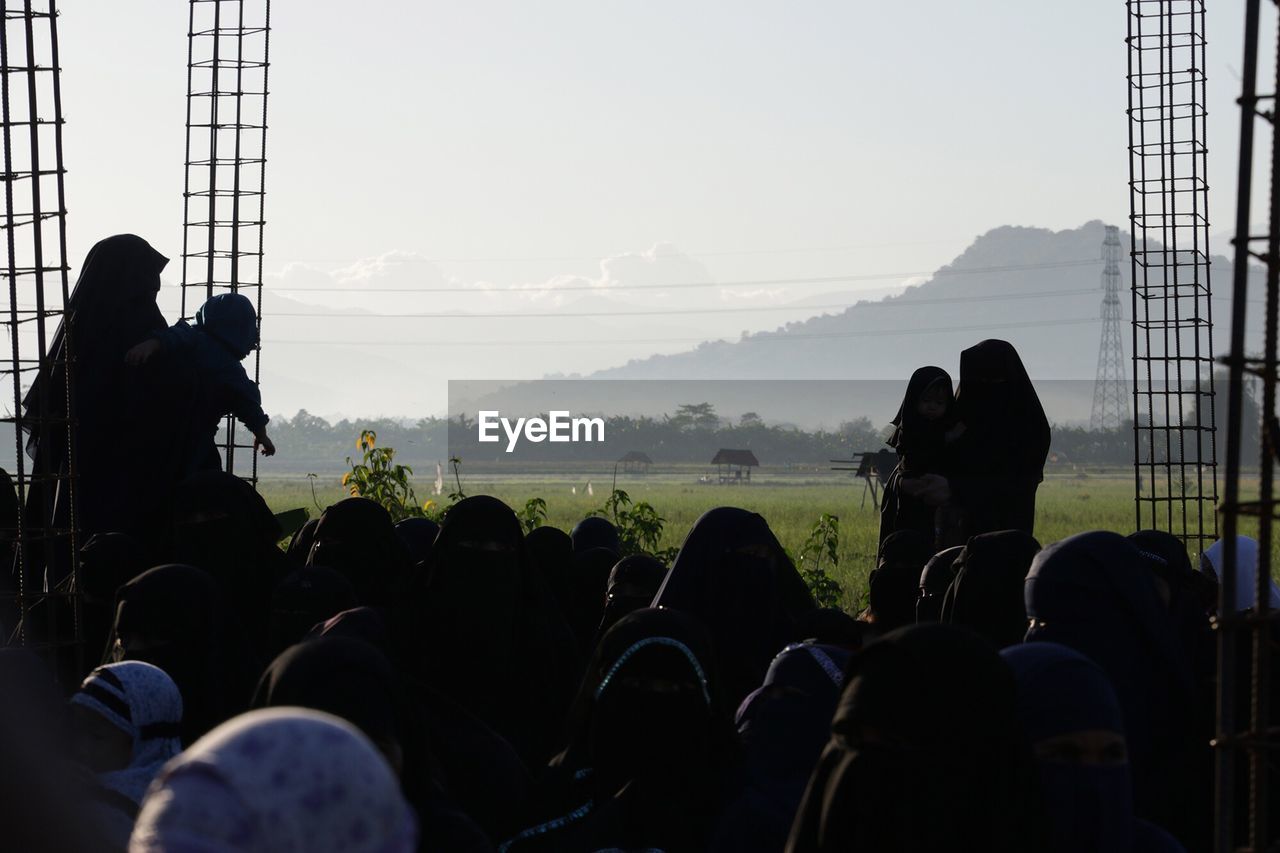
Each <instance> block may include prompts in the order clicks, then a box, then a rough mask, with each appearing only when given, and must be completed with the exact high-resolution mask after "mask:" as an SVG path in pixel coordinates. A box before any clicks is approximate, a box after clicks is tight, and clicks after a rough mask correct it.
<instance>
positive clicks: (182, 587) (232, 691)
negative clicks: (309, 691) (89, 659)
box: [103, 564, 258, 746]
mask: <svg viewBox="0 0 1280 853" xmlns="http://www.w3.org/2000/svg"><path fill="white" fill-rule="evenodd" d="M231 614H232V611H231V609H230V608H229V607H228V606H227V604H226V603H225V601H224V599H223V595H222V589H221V588H220V586H219V585H218V583H217V582H216V581H215V580H214V579H213V578H212V577H211V576H210V575H209V574H208V573H207V572H204V571H201V570H200V569H197V568H195V567H194V566H183V565H178V564H170V565H164V566H157V567H155V568H153V569H149V570H147V571H145V572H143V573H142V574H140V575H138V576H137V577H136V578H134V579H133V580H131V581H129V582H128V583H127V584H125V585H124V586H122V587H121V588H120V591H119V593H117V596H116V619H115V624H114V626H113V627H112V631H111V641H110V645H109V647H108V649H107V654H106V655H105V656H104V660H103V663H112V662H115V661H123V660H140V661H143V662H145V663H149V664H153V665H155V666H158V667H160V668H161V669H163V670H164V671H165V672H166V673H167V674H168V676H169V677H170V678H172V679H173V681H174V683H175V684H177V685H178V689H179V690H180V691H181V692H182V706H183V714H182V743H183V745H184V746H190V745H191V744H192V743H194V742H195V741H196V739H198V738H199V737H200V736H201V735H203V734H204V733H205V732H207V731H209V730H210V729H212V728H213V727H214V726H216V725H218V724H219V723H222V722H224V721H226V720H228V719H230V718H231V717H233V716H235V715H236V714H238V713H240V712H242V711H244V710H245V709H246V707H247V705H248V702H249V698H250V695H251V693H252V690H253V680H254V678H255V677H256V674H257V669H258V664H257V663H256V661H255V660H254V658H253V656H252V654H251V652H250V650H249V644H248V642H247V641H246V639H245V637H244V634H243V632H242V631H240V630H238V629H237V627H236V625H235V621H234V619H233V617H232V615H231Z"/></svg>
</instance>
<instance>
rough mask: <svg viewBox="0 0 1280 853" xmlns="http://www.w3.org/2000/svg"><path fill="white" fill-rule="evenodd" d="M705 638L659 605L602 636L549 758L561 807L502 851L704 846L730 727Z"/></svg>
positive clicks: (727, 756) (729, 746)
mask: <svg viewBox="0 0 1280 853" xmlns="http://www.w3.org/2000/svg"><path fill="white" fill-rule="evenodd" d="M715 678H716V669H715V661H714V658H713V656H712V652H711V648H710V642H709V638H708V636H707V634H706V631H705V630H704V629H703V628H702V627H701V626H700V625H698V623H697V622H696V621H695V620H693V619H692V618H690V617H689V616H687V615H685V614H683V613H677V612H675V611H672V610H666V609H661V610H659V609H653V608H646V609H643V610H637V611H635V612H634V613H631V614H629V615H628V616H626V617H624V618H623V619H622V620H620V621H619V622H618V623H617V624H616V625H614V626H613V627H612V628H610V629H609V631H608V632H607V633H606V634H605V635H604V637H603V638H601V641H600V645H599V646H598V647H597V648H596V652H595V655H594V657H593V658H592V661H591V663H590V665H589V666H588V668H587V675H586V677H585V678H584V679H583V682H582V686H581V689H580V690H579V692H578V697H577V699H576V700H575V702H574V705H573V711H572V713H571V714H570V718H569V720H570V722H569V747H568V749H567V750H566V751H565V752H564V753H563V754H562V755H561V756H559V757H558V758H557V759H556V762H555V764H556V766H557V767H558V768H559V772H560V776H561V777H562V778H563V780H565V781H566V783H567V786H568V788H567V790H566V791H565V792H564V796H565V799H564V800H563V801H562V802H561V804H560V805H561V807H562V809H563V810H564V812H565V813H568V814H575V815H577V817H576V818H574V819H573V820H570V821H565V820H562V819H559V818H558V817H557V816H550V819H549V820H547V821H545V822H541V823H539V824H537V825H535V826H532V827H530V828H528V829H526V830H525V831H523V832H521V833H519V834H518V835H517V836H516V837H515V838H514V839H512V843H511V846H510V847H509V848H508V849H510V850H513V851H516V850H520V851H523V850H557V851H577V850H582V851H591V850H599V849H603V848H610V849H612V848H618V849H625V850H635V849H661V850H667V851H672V853H676V851H693V850H706V849H707V848H708V846H709V842H710V838H711V833H712V832H713V830H714V827H715V823H716V819H717V817H718V815H719V812H720V808H721V807H722V805H723V795H724V779H725V773H726V770H727V769H728V768H729V767H730V766H731V765H732V763H733V760H734V748H733V732H732V727H731V725H730V723H729V719H728V715H727V713H726V710H725V707H724V705H723V703H722V702H721V700H720V695H719V691H718V688H717V685H716V681H715Z"/></svg>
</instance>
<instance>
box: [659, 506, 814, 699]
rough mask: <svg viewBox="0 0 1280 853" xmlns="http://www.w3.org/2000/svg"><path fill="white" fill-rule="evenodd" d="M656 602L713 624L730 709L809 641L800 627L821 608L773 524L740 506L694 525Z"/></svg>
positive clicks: (713, 512) (712, 514) (710, 627)
mask: <svg viewBox="0 0 1280 853" xmlns="http://www.w3.org/2000/svg"><path fill="white" fill-rule="evenodd" d="M653 604H654V606H655V607H659V606H660V607H670V608H674V609H676V610H683V611H684V612H686V613H689V614H691V615H692V616H694V617H695V618H696V619H698V620H699V621H700V622H702V623H703V624H704V625H706V626H707V628H708V630H710V632H711V636H712V639H713V641H714V643H715V648H716V651H717V654H718V655H719V656H720V664H721V666H722V668H723V673H724V682H725V689H726V693H727V695H728V697H729V701H730V703H731V704H736V703H738V702H741V701H742V699H743V697H745V696H746V695H747V694H748V693H750V692H751V691H752V690H754V689H756V688H757V687H759V686H760V684H761V682H762V681H763V680H764V675H765V672H767V671H768V669H769V663H770V662H771V661H772V660H773V658H774V656H775V655H776V654H777V653H778V652H780V651H782V649H783V648H784V647H785V646H786V645H787V644H788V643H792V642H796V641H797V640H801V639H803V637H800V636H798V628H797V626H798V622H799V620H800V618H801V617H803V616H804V615H805V614H807V613H809V612H810V611H812V610H813V609H814V606H815V605H814V602H813V596H812V595H811V594H810V593H809V588H808V587H807V586H805V583H804V580H803V579H802V578H801V577H800V575H799V573H798V572H797V571H796V569H795V566H793V565H792V563H791V559H790V558H789V557H788V556H787V554H786V552H785V551H784V550H783V549H782V545H780V544H779V543H778V540H777V537H775V536H774V535H773V531H772V530H770V529H769V525H768V523H767V522H766V521H765V520H764V518H763V517H761V516H760V515H757V514H756V513H754V512H748V511H747V510H745V509H738V508H736V507H717V508H716V509H712V510H708V511H707V512H705V513H703V514H702V516H701V517H700V518H699V519H698V520H697V521H696V522H694V525H693V528H692V529H690V531H689V535H688V536H686V537H685V540H684V544H683V545H681V546H680V553H679V554H677V555H676V559H675V562H674V564H673V565H672V566H671V571H670V572H669V573H668V574H667V577H666V580H664V581H663V584H662V588H661V589H659V590H658V594H657V595H656V596H655V597H654V600H653Z"/></svg>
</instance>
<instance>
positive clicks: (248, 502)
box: [169, 471, 289, 657]
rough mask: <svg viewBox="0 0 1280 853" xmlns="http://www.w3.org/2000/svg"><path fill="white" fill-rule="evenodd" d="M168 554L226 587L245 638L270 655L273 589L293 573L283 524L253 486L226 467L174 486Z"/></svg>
mask: <svg viewBox="0 0 1280 853" xmlns="http://www.w3.org/2000/svg"><path fill="white" fill-rule="evenodd" d="M170 525H171V526H170V537H171V542H172V544H171V545H170V550H169V554H170V556H171V557H172V559H173V560H174V561H176V562H180V563H184V564H186V565H189V566H195V567H196V568H199V569H203V570H204V571H206V572H208V573H209V574H210V575H212V576H213V577H214V579H216V580H217V581H218V583H219V584H220V585H221V586H222V594H223V597H224V598H225V600H226V601H227V602H228V603H229V604H230V605H231V606H232V608H234V610H235V613H236V617H237V620H238V622H239V624H240V627H241V630H242V631H243V633H244V636H245V637H247V638H248V640H249V642H250V644H251V645H252V646H253V649H254V652H255V653H256V654H258V655H259V656H260V657H265V655H266V645H267V625H268V622H269V617H270V610H271V592H272V590H273V589H275V586H276V584H278V583H279V582H280V581H281V580H282V579H283V578H284V576H285V575H286V574H287V573H288V571H289V561H288V558H287V557H286V556H285V555H284V553H283V552H282V551H281V550H280V549H279V547H277V543H278V542H279V541H280V537H281V530H280V523H279V522H278V521H277V520H276V517H275V515H274V514H273V513H272V512H271V510H270V508H269V507H268V506H267V502H266V501H265V500H263V498H262V495H260V494H258V492H257V490H256V489H254V487H253V485H252V484H251V483H249V482H248V481H247V480H243V479H241V478H240V477H237V476H235V475H234V474H228V473H227V472H225V471H200V472H198V473H196V474H192V475H191V476H190V477H187V478H186V479H185V480H183V481H182V482H181V483H179V484H178V487H177V488H176V489H175V490H174V493H173V498H172V501H171V502H170Z"/></svg>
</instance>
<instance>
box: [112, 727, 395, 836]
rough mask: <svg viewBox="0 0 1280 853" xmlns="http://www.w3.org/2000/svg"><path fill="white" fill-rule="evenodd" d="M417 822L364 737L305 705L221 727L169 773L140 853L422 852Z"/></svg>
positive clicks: (154, 792) (146, 816) (158, 787)
mask: <svg viewBox="0 0 1280 853" xmlns="http://www.w3.org/2000/svg"><path fill="white" fill-rule="evenodd" d="M417 837H418V833H417V824H416V821H415V819H414V817H413V812H412V811H411V810H410V808H409V805H408V804H407V803H406V802H405V800H404V796H403V795H402V794H401V792H400V784H399V781H398V780H397V779H396V777H395V774H394V773H393V772H392V771H391V767H390V766H389V765H388V764H387V762H386V760H385V759H384V758H383V757H382V755H381V754H379V752H378V751H377V749H376V748H374V746H373V744H372V743H370V741H369V739H368V738H366V737H365V736H364V735H362V734H361V733H360V732H359V730H357V729H356V728H355V727H353V726H352V725H350V724H349V723H347V722H345V721H344V720H340V719H338V718H337V717H334V716H332V715H330V714H324V713H321V712H319V711H312V710H308V709H305V708H264V709H261V710H257V711H250V712H249V713H247V714H242V715H240V716H239V717H236V718H234V719H232V720H229V721H227V722H225V723H223V724H222V725H220V726H218V727H217V728H216V729H214V730H213V731H211V732H209V734H207V735H205V736H204V737H202V738H200V740H198V741H196V742H195V743H194V744H192V746H191V747H190V748H189V749H188V750H187V751H186V752H184V753H183V754H182V755H180V756H179V757H178V758H176V759H174V760H173V761H171V762H170V763H169V764H168V765H166V766H165V768H164V769H163V771H161V773H160V775H159V776H158V777H157V778H156V781H155V782H154V784H153V785H152V786H151V789H150V791H149V792H148V794H147V798H146V800H145V801H144V802H143V804H142V811H141V813H140V814H139V815H138V822H137V825H136V826H135V827H134V830H133V835H132V837H131V838H130V840H129V850H130V853H166V852H169V853H171V851H184V853H215V851H216V853H303V851H306V853H412V851H413V850H415V849H416V845H417Z"/></svg>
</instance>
